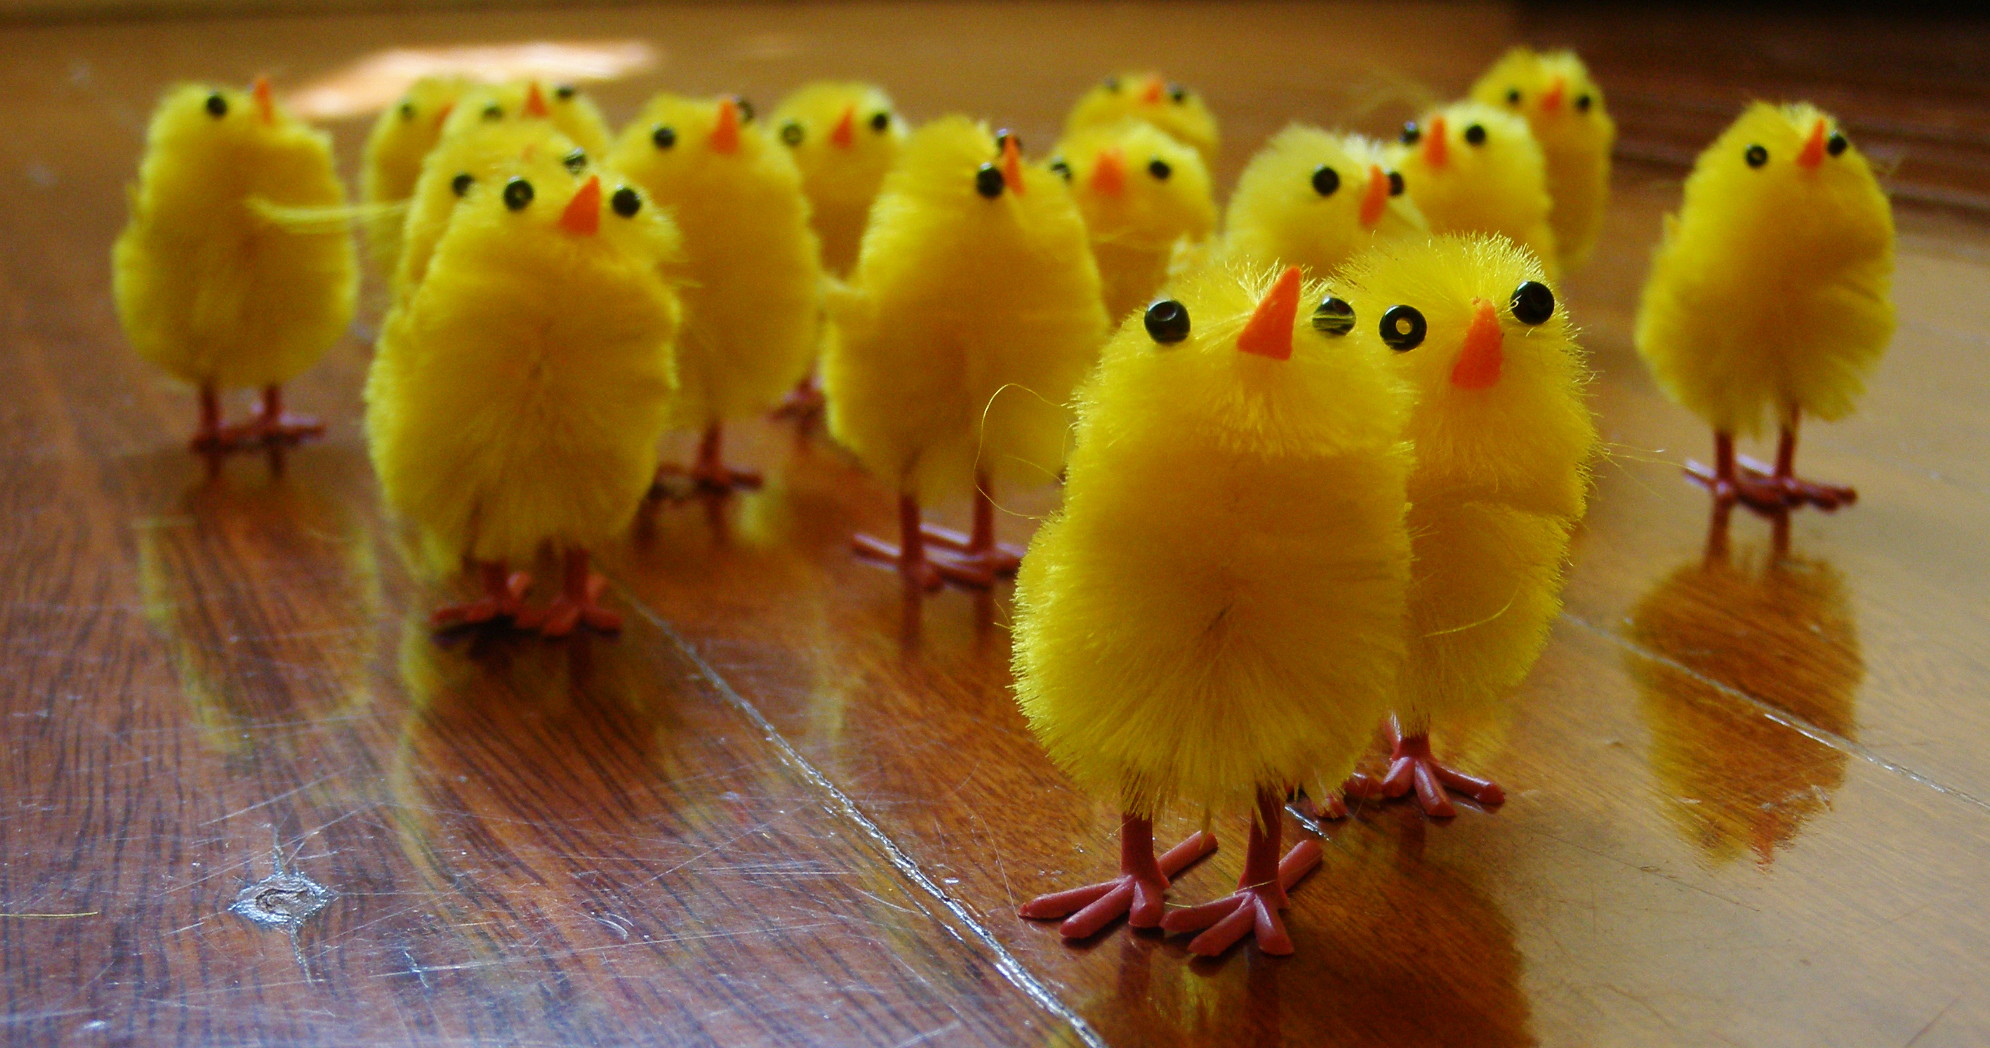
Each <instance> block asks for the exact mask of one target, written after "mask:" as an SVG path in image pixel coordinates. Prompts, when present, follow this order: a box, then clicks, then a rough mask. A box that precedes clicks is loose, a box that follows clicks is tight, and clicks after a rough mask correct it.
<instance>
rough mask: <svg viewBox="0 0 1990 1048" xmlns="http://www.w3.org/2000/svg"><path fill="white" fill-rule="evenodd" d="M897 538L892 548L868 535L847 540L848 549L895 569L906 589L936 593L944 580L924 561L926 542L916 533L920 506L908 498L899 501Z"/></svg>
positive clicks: (937, 570)
mask: <svg viewBox="0 0 1990 1048" xmlns="http://www.w3.org/2000/svg"><path fill="white" fill-rule="evenodd" d="M898 537H899V544H898V545H896V546H894V545H892V544H891V543H889V542H886V541H884V540H883V539H880V538H877V537H875V536H871V535H858V536H856V537H855V538H853V539H851V540H850V549H851V550H852V551H853V552H855V553H856V554H857V556H859V557H863V558H865V559H867V560H878V561H884V562H886V563H889V564H893V565H895V566H896V567H897V568H898V573H899V574H900V575H903V576H904V577H905V581H906V583H907V584H908V585H910V586H913V587H915V588H916V589H918V590H920V591H924V592H931V591H933V590H936V589H939V588H940V585H941V583H943V582H945V581H946V580H945V579H944V578H943V577H942V576H941V575H940V569H939V568H937V567H935V566H934V565H933V562H932V561H930V560H927V559H926V539H925V537H924V536H923V535H922V534H921V532H920V529H919V503H918V501H917V500H916V499H914V498H913V497H912V496H910V495H900V496H899V497H898Z"/></svg>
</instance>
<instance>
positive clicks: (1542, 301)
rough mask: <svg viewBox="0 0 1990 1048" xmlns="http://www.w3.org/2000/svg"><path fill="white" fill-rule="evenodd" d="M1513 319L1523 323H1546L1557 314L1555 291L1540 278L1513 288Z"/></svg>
mask: <svg viewBox="0 0 1990 1048" xmlns="http://www.w3.org/2000/svg"><path fill="white" fill-rule="evenodd" d="M1512 305H1513V319H1515V320H1518V321H1520V322H1521V323H1522V324H1527V325H1530V326H1531V325H1534V324H1545V323H1547V320H1548V318H1549V317H1552V316H1554V315H1555V293H1554V292H1553V291H1550V290H1548V285H1546V284H1543V283H1541V282H1540V281H1538V280H1529V281H1527V282H1525V283H1523V284H1521V285H1520V286H1519V287H1517V288H1514V289H1513V303H1512Z"/></svg>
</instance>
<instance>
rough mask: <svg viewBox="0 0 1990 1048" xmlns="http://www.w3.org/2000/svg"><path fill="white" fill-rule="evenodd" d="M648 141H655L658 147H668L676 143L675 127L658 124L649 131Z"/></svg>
mask: <svg viewBox="0 0 1990 1048" xmlns="http://www.w3.org/2000/svg"><path fill="white" fill-rule="evenodd" d="M650 141H652V142H655V143H656V147H657V148H658V149H669V148H670V147H671V146H674V145H676V144H677V129H676V128H672V127H665V126H664V125H662V124H658V125H656V129H655V130H654V131H651V132H650Z"/></svg>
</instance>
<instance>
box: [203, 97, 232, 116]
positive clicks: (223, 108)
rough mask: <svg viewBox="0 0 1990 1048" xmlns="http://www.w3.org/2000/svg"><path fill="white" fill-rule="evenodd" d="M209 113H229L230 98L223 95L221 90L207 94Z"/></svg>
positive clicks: (221, 114)
mask: <svg viewBox="0 0 1990 1048" xmlns="http://www.w3.org/2000/svg"><path fill="white" fill-rule="evenodd" d="M207 115H208V116H214V117H222V116H227V115H228V100H227V99H225V98H223V97H221V92H219V91H216V92H215V93H214V94H211V95H208V96H207Z"/></svg>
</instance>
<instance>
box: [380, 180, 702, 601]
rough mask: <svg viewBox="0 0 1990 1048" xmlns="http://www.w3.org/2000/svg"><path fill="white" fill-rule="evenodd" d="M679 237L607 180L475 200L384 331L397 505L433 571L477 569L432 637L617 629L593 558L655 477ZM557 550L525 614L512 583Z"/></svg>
mask: <svg viewBox="0 0 1990 1048" xmlns="http://www.w3.org/2000/svg"><path fill="white" fill-rule="evenodd" d="M677 247H678V244H677V236H676V230H675V229H674V227H673V226H672V225H671V223H670V220H669V218H668V217H667V216H665V215H664V214H663V213H662V211H661V209H659V208H656V207H652V206H648V202H647V201H645V200H644V199H643V197H642V195H641V194H640V193H638V192H637V191H636V190H635V189H634V188H632V187H630V186H627V185H620V184H616V183H610V184H609V185H608V186H607V187H604V186H603V184H602V181H601V176H599V175H595V174H589V175H587V176H586V177H585V179H584V180H583V179H580V178H576V177H574V176H572V175H569V174H567V173H566V172H565V171H559V172H557V174H556V175H555V177H553V178H552V179H551V180H550V181H547V180H544V179H541V180H540V181H538V182H534V181H533V180H531V179H527V178H524V177H521V176H517V175H513V176H510V177H506V178H487V179H482V180H479V181H477V182H476V183H474V184H472V185H471V186H469V187H468V189H467V191H466V193H465V195H464V198H463V201H462V203H461V204H460V205H459V206H458V207H457V211H456V215H455V217H454V218H453V219H452V220H451V221H450V223H449V226H448V231H447V232H445V233H444V234H443V236H442V240H441V242H440V243H438V244H437V245H436V249H435V258H434V260H433V261H432V263H431V264H430V266H429V272H428V276H427V278H426V279H424V280H423V281H422V282H421V284H420V286H419V287H417V288H416V289H415V290H414V292H413V293H412V294H411V295H409V296H408V297H407V299H406V300H405V301H403V302H402V303H401V304H399V305H397V306H395V307H394V308H393V309H392V310H391V311H390V312H389V314H388V316H387V319H386V321H385V323H384V324H383V325H382V327H381V333H380V342H379V346H378V351H377V352H376V354H375V356H374V360H373V366H372V370H371V372H370V373H369V374H368V376H367V384H366V429H367V436H368V438H369V441H370V446H371V451H372V455H373V466H374V471H375V472H376V473H378V474H379V476H380V486H381V489H382V491H383V493H384V494H385V496H386V501H387V505H388V506H389V507H390V508H392V509H393V510H394V511H395V512H396V513H398V514H399V515H401V516H402V517H404V518H406V519H407V520H408V521H409V522H411V523H412V524H413V525H414V526H415V528H416V529H417V531H418V532H419V534H420V537H421V540H422V548H423V552H424V553H425V555H426V556H427V558H428V559H429V561H430V566H431V567H437V566H442V565H453V564H457V563H471V564H475V565H476V566H477V569H478V571H479V573H480V574H481V576H482V581H483V586H484V590H485V594H484V596H483V597H482V598H481V599H479V600H477V601H473V602H470V603H467V604H463V605H459V606H455V607H449V608H444V609H442V610H440V611H438V612H437V613H436V614H435V616H434V621H435V622H436V623H437V624H438V625H450V624H456V623H479V622H486V621H491V620H494V619H504V618H509V619H512V620H513V621H514V622H515V623H516V624H518V625H520V626H522V627H526V628H538V629H540V630H541V631H543V632H545V633H547V634H549V635H559V634H562V633H566V632H568V631H570V630H572V629H573V628H574V627H575V626H576V625H578V624H582V623H585V624H586V625H589V626H592V627H594V628H597V629H614V628H615V627H616V626H617V625H619V622H620V619H619V617H618V616H617V615H615V614H614V613H613V612H611V611H608V610H607V609H605V608H603V607H601V605H600V603H599V596H600V590H601V582H600V579H599V578H598V577H597V576H594V575H592V574H591V572H590V571H589V570H588V553H587V551H588V549H590V548H592V547H596V546H599V545H600V544H601V543H603V542H606V541H608V540H610V539H612V538H614V537H615V536H616V535H618V534H619V533H620V532H621V531H622V530H623V529H624V528H626V527H627V526H628V524H629V521H630V519H631V518H632V517H633V515H634V514H635V511H636V507H637V506H638V505H639V504H640V503H641V501H642V496H643V492H644V491H646V490H647V489H648V487H649V485H650V482H651V479H652V477H653V476H654V474H655V471H656V455H657V441H658V440H659V439H660V438H661V437H662V435H663V430H664V423H665V420H666V417H667V412H668V409H669V395H670V389H671V384H672V381H673V379H672V368H671V344H672V339H673V337H674V336H675V334H676V332H677V328H678V316H679V305H678V300H677V295H676V292H675V289H674V288H673V287H672V286H671V284H670V283H669V282H667V281H666V279H665V277H664V276H663V272H664V271H663V268H662V267H663V264H664V263H665V262H666V261H667V260H668V259H669V258H670V257H672V256H673V255H674V254H675V252H676V250H677ZM548 545H550V546H551V547H552V548H553V549H554V550H556V551H557V552H559V553H561V554H562V555H563V557H564V570H565V578H564V585H563V587H562V590H561V593H560V595H559V597H557V598H556V599H555V600H554V601H553V602H552V604H551V605H550V606H549V607H546V608H543V609H528V608H526V607H525V606H524V603H523V598H524V592H525V589H526V588H527V586H529V584H530V582H529V579H526V578H525V577H524V576H523V575H511V574H510V573H509V566H510V565H513V564H517V563H519V562H530V561H531V560H532V559H533V558H534V557H535V556H536V555H537V554H538V552H539V550H540V549H541V548H542V547H545V546H548Z"/></svg>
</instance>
